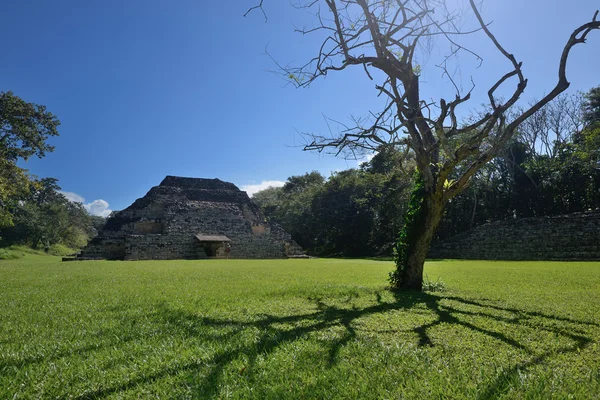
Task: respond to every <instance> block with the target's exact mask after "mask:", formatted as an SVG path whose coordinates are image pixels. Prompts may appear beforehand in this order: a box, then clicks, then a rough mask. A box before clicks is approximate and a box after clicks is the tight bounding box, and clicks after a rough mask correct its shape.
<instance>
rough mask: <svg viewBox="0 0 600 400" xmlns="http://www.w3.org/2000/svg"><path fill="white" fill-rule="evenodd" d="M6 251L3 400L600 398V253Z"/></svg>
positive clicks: (0, 344) (1, 296) (0, 331)
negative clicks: (112, 256)
mask: <svg viewBox="0 0 600 400" xmlns="http://www.w3.org/2000/svg"><path fill="white" fill-rule="evenodd" d="M393 267H394V265H393V263H392V262H377V261H369V260H327V259H315V260H273V261H262V260H253V261H245V260H215V261H154V262H142V261H140V262H119V261H115V262H103V261H98V262H93V261H90V262H70V263H61V262H59V261H57V260H56V259H55V258H52V257H34V256H32V257H25V258H23V259H20V260H5V261H1V262H0V282H2V286H3V290H2V291H0V321H2V323H1V324H0V398H104V397H108V398H149V397H153V398H203V399H204V398H256V399H269V398H271V399H281V398H343V399H347V398H374V399H375V398H376V399H381V398H482V399H483V398H511V399H513V398H514V399H516V398H534V399H535V398H540V399H546V398H581V399H589V398H598V397H600V370H599V365H600V345H599V344H598V343H599V342H600V323H599V322H598V321H600V263H560V262H547V263H544V262H484V261H460V262H459V261H441V262H430V263H428V264H427V265H426V273H427V275H428V277H429V280H430V281H431V282H442V281H443V282H444V283H445V288H444V290H443V291H441V292H437V291H436V292H427V293H412V294H410V293H406V294H400V295H396V296H395V295H394V294H392V293H391V292H389V291H387V290H386V288H385V284H386V278H387V274H388V273H389V271H391V270H392V269H393Z"/></svg>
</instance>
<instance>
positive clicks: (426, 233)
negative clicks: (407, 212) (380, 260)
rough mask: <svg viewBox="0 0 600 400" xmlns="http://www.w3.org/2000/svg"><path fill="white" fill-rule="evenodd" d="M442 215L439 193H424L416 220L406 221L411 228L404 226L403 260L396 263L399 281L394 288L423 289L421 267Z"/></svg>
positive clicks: (442, 204)
mask: <svg viewBox="0 0 600 400" xmlns="http://www.w3.org/2000/svg"><path fill="white" fill-rule="evenodd" d="M443 213H444V201H443V199H442V195H441V194H440V193H427V192H425V193H424V196H423V202H422V204H421V208H420V211H419V216H418V218H415V219H413V220H410V221H408V220H407V221H406V223H407V224H411V225H412V226H405V228H404V229H405V230H406V232H409V236H410V237H409V238H408V242H409V245H408V246H407V248H406V256H405V257H404V260H398V261H397V268H398V269H397V271H396V274H397V276H398V278H399V279H397V280H396V282H395V286H396V287H395V288H396V289H400V290H417V291H421V290H422V289H423V265H424V263H425V257H426V256H427V251H428V250H429V245H430V244H431V240H432V239H433V235H434V234H435V231H436V229H437V227H438V225H439V223H440V220H441V219H442V215H443ZM401 261H403V262H401Z"/></svg>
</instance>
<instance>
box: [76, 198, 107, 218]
mask: <svg viewBox="0 0 600 400" xmlns="http://www.w3.org/2000/svg"><path fill="white" fill-rule="evenodd" d="M83 206H84V207H85V209H86V210H88V212H89V213H90V214H92V215H99V216H101V217H104V218H106V217H108V216H109V215H110V213H111V212H112V210H111V209H110V208H108V207H109V206H108V202H106V201H104V200H102V199H98V200H94V201H92V202H91V203H87V204H84V205H83Z"/></svg>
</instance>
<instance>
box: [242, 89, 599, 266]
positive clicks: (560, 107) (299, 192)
mask: <svg viewBox="0 0 600 400" xmlns="http://www.w3.org/2000/svg"><path fill="white" fill-rule="evenodd" d="M403 153H404V151H403V149H401V148H398V147H394V146H383V147H382V148H380V149H379V152H378V153H376V155H375V156H374V157H373V158H372V159H371V160H370V161H368V162H365V163H363V164H361V165H360V167H359V168H354V169H348V170H345V171H340V172H335V173H333V174H332V175H331V176H330V177H329V178H328V179H326V178H325V177H324V176H322V175H321V174H320V173H319V172H316V171H313V172H309V173H306V174H304V175H299V176H292V177H290V178H288V180H287V182H286V183H285V185H284V186H283V187H279V188H273V187H271V188H268V189H265V190H262V191H260V192H258V193H256V194H255V195H254V196H253V200H254V201H255V202H256V203H257V204H258V205H259V206H260V207H261V209H262V211H263V213H264V214H265V216H266V218H267V219H269V220H270V221H273V222H276V223H279V224H280V225H282V226H283V227H284V228H285V229H286V230H287V231H288V232H289V233H290V234H291V235H292V237H293V238H294V240H296V241H297V242H298V243H299V244H300V245H301V246H302V247H303V248H304V249H306V250H307V251H308V252H309V253H310V254H313V255H320V256H346V257H357V256H391V255H392V254H393V251H394V246H395V242H396V238H397V236H398V233H399V232H400V230H401V228H402V227H403V224H404V216H405V214H406V212H407V206H408V203H409V198H410V195H411V191H412V190H413V188H414V185H415V179H414V176H415V173H414V172H415V162H414V156H413V155H412V154H411V153H410V152H409V153H408V155H407V156H406V157H405V156H404V154H403ZM451 178H452V177H451ZM598 207H600V87H597V88H594V89H591V90H590V91H589V92H588V93H585V94H583V93H578V94H574V95H566V94H565V95H561V96H559V97H557V98H556V99H555V100H553V101H552V102H550V103H548V104H547V105H546V106H544V107H543V108H542V109H540V110H539V111H538V112H537V113H536V114H534V116H533V117H532V118H531V119H529V120H527V121H526V123H524V124H522V125H521V127H520V129H519V130H518V132H517V134H516V135H515V137H514V138H513V139H512V140H511V141H509V142H508V143H507V144H506V145H505V146H504V148H503V149H502V151H501V152H500V154H499V156H498V157H496V158H495V159H493V160H492V161H491V162H489V163H487V164H486V165H484V166H483V167H482V168H481V169H479V170H478V171H477V173H476V174H474V176H473V177H472V179H471V182H470V185H469V186H468V187H467V188H466V189H465V190H464V191H463V192H462V193H461V194H460V195H458V196H456V197H455V198H453V199H452V200H451V201H449V204H448V205H447V207H446V209H445V212H444V215H443V217H442V220H441V222H440V225H439V227H438V229H437V231H436V234H435V239H434V240H443V239H445V238H448V237H450V236H453V235H456V234H458V233H460V232H464V231H466V230H469V229H471V228H473V227H475V226H477V225H481V224H483V223H486V222H489V221H495V220H503V219H511V218H524V217H532V216H549V215H561V214H568V213H573V212H582V211H587V210H593V209H597V208H598Z"/></svg>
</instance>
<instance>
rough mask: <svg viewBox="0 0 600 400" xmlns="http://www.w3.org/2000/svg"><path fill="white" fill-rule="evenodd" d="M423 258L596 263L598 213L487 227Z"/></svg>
mask: <svg viewBox="0 0 600 400" xmlns="http://www.w3.org/2000/svg"><path fill="white" fill-rule="evenodd" d="M427 257H428V258H455V259H474V260H477V259H479V260H600V211H592V212H586V213H575V214H569V215H561V216H555V217H540V218H522V219H517V220H509V221H497V222H492V223H488V224H485V225H481V226H478V227H476V228H474V229H472V230H470V231H468V232H465V233H462V234H459V235H456V236H454V237H452V238H450V239H447V240H445V241H443V242H441V243H433V244H432V246H431V249H430V250H429V253H428V255H427Z"/></svg>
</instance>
